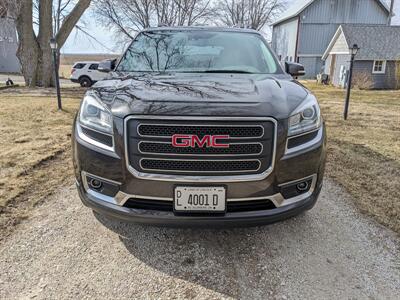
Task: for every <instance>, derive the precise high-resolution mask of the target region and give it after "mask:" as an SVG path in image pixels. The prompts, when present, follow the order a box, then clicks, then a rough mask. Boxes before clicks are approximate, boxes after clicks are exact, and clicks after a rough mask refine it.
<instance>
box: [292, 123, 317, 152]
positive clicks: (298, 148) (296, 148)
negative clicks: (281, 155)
mask: <svg viewBox="0 0 400 300" xmlns="http://www.w3.org/2000/svg"><path fill="white" fill-rule="evenodd" d="M315 131H318V134H317V136H316V137H315V138H313V139H312V140H311V141H308V142H306V143H304V144H301V145H299V146H296V147H293V148H288V144H289V140H291V139H294V138H297V137H300V136H303V135H306V134H310V133H313V132H315ZM322 135H323V127H322V126H320V127H319V128H317V129H314V130H311V131H308V132H304V133H302V134H298V135H295V136H291V137H288V138H287V139H286V145H285V154H292V153H295V152H297V151H301V150H304V149H307V148H309V147H311V146H313V145H315V144H317V143H318V142H319V141H321V139H322Z"/></svg>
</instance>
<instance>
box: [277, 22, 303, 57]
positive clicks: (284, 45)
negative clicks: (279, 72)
mask: <svg viewBox="0 0 400 300" xmlns="http://www.w3.org/2000/svg"><path fill="white" fill-rule="evenodd" d="M297 26H298V19H297V18H295V19H292V20H290V21H288V22H285V23H283V24H281V25H280V26H279V27H277V28H276V29H275V28H274V32H273V37H272V45H273V48H274V50H275V52H276V54H277V55H278V57H279V56H280V57H281V61H284V60H285V58H286V57H288V58H290V57H292V60H293V61H294V60H295V57H296V41H297Z"/></svg>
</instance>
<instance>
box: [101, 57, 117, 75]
mask: <svg viewBox="0 0 400 300" xmlns="http://www.w3.org/2000/svg"><path fill="white" fill-rule="evenodd" d="M116 62H117V60H116V59H106V60H102V61H101V62H100V63H99V67H98V68H97V71H100V72H104V73H108V72H111V71H113V70H114V69H115V64H116Z"/></svg>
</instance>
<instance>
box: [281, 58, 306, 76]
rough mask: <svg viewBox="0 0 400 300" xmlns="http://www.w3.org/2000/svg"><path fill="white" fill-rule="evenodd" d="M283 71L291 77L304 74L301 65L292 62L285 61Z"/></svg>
mask: <svg viewBox="0 0 400 300" xmlns="http://www.w3.org/2000/svg"><path fill="white" fill-rule="evenodd" d="M285 71H286V73H288V74H290V75H292V76H293V77H298V76H303V75H305V74H306V71H305V70H304V66H303V65H301V64H297V63H292V62H285Z"/></svg>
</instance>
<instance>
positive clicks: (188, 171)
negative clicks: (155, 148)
mask: <svg viewBox="0 0 400 300" xmlns="http://www.w3.org/2000/svg"><path fill="white" fill-rule="evenodd" d="M146 159H147V160H167V161H197V159H169V158H151V157H150V158H141V159H140V160H139V165H140V167H141V168H142V169H143V170H146V171H162V172H169V173H172V172H180V173H242V172H244V173H245V172H257V171H259V170H260V168H261V165H262V164H261V161H260V160H259V159H235V160H230V159H203V160H201V161H214V162H217V161H229V162H232V161H258V168H257V170H237V171H190V170H187V171H182V170H166V169H160V170H159V169H147V168H143V166H142V160H146ZM176 176H179V175H176Z"/></svg>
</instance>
